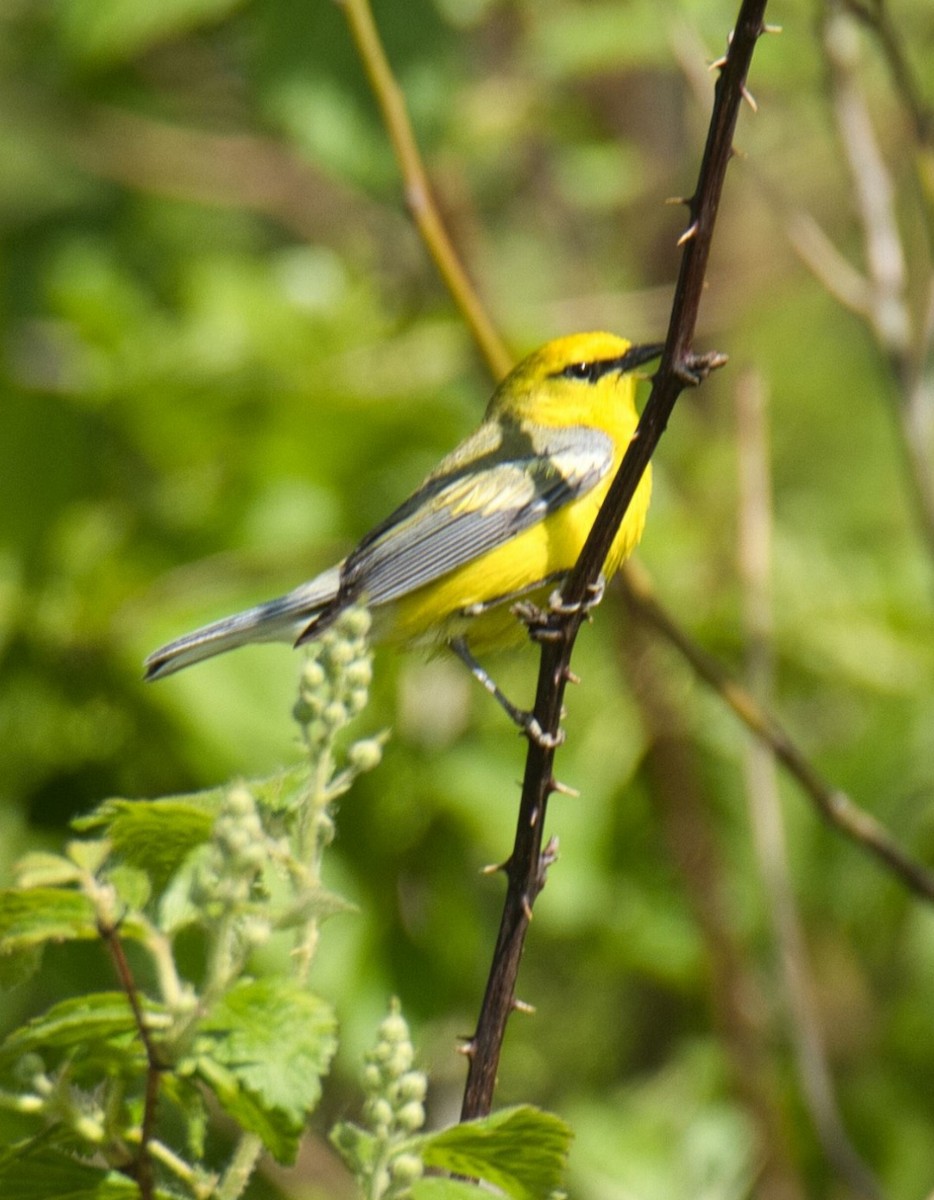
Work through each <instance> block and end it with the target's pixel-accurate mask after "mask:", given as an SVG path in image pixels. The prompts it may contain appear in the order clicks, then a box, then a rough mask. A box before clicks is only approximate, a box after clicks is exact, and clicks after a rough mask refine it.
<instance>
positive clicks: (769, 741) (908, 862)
mask: <svg viewBox="0 0 934 1200" xmlns="http://www.w3.org/2000/svg"><path fill="white" fill-rule="evenodd" d="M621 574H622V583H623V586H624V588H625V589H626V593H627V597H628V598H629V599H630V600H631V602H632V603H633V604H634V605H635V607H636V609H637V611H638V613H639V615H640V616H641V617H642V619H643V620H645V621H647V622H648V623H649V624H650V625H652V626H654V628H655V629H657V630H658V632H659V633H661V634H662V635H663V636H664V637H665V638H666V639H667V640H668V641H669V642H671V643H672V645H673V646H675V647H676V648H677V649H678V650H679V651H680V653H681V654H682V655H683V657H684V658H686V659H687V661H688V662H689V663H690V664H691V666H692V667H693V669H694V671H695V672H696V674H697V675H698V676H699V677H700V678H701V679H703V680H704V682H705V683H707V684H709V686H710V687H712V688H713V689H714V691H716V692H717V693H718V694H719V695H720V697H721V698H722V699H723V701H724V703H725V704H727V705H728V706H729V707H730V708H731V709H732V710H733V712H734V713H735V714H736V715H737V716H738V717H739V719H740V720H741V721H742V722H743V724H744V725H745V726H746V727H747V728H748V729H749V730H751V732H752V733H754V734H755V735H756V737H758V738H760V739H761V740H762V741H763V742H765V743H766V745H768V746H769V747H770V748H771V750H772V752H773V754H774V755H775V756H776V758H777V759H778V760H779V762H781V763H782V765H783V766H784V767H785V769H786V770H787V771H788V772H789V773H790V774H791V775H792V776H793V777H794V778H795V779H796V780H797V781H798V783H799V784H800V785H801V788H802V789H803V791H804V792H805V794H806V795H808V796H810V798H811V800H812V801H813V803H814V806H815V808H816V809H817V811H818V812H819V813H820V814H821V816H822V817H824V818H825V820H826V821H827V822H828V824H829V825H831V826H833V827H834V828H835V829H837V830H839V832H840V833H842V834H843V835H844V836H845V837H847V838H849V839H850V840H851V841H853V842H855V843H856V844H857V845H858V846H860V847H861V848H862V849H863V850H866V851H868V852H869V853H870V854H872V855H873V856H874V857H876V858H877V859H879V860H880V861H881V862H882V863H883V864H884V865H885V866H886V867H888V868H889V869H890V870H891V871H893V872H894V873H895V874H896V875H897V876H898V877H899V878H900V879H901V881H902V882H903V883H904V884H905V885H906V886H907V887H908V888H910V890H911V891H913V892H916V893H917V894H918V895H919V896H922V897H923V898H924V899H925V900H932V901H934V874H932V872H930V871H929V870H928V869H927V868H926V867H924V866H922V865H921V864H920V863H918V862H916V861H915V860H914V859H913V858H912V857H911V856H910V855H909V854H908V853H907V852H906V851H905V850H904V849H902V847H901V846H900V845H899V844H898V842H896V841H895V839H894V838H893V837H892V835H891V834H890V833H889V831H888V830H887V829H886V828H885V826H884V825H881V824H880V823H879V822H878V821H877V820H876V819H875V817H873V816H870V814H869V813H867V812H866V811H865V810H864V809H861V808H860V807H859V806H858V805H857V804H855V803H854V802H853V801H852V800H851V799H850V797H849V796H848V795H847V794H846V793H845V792H843V791H841V790H840V789H839V788H835V787H833V786H832V785H831V784H830V783H828V782H827V780H825V779H824V778H823V776H822V775H821V774H820V772H819V771H818V770H817V768H816V767H815V766H814V765H813V763H811V762H810V760H809V759H808V758H807V757H806V756H805V755H804V753H803V752H802V751H801V749H800V748H799V747H798V745H797V744H796V743H795V741H794V740H793V739H792V738H791V736H790V735H789V733H788V732H787V730H786V729H785V728H784V726H783V725H782V724H781V722H780V721H779V720H778V718H777V717H776V716H775V715H774V714H773V713H771V712H769V711H768V710H767V709H765V708H763V707H762V705H761V704H759V702H758V701H757V700H756V698H755V697H754V696H753V695H752V694H751V693H750V692H749V690H748V689H747V688H745V687H743V686H742V684H740V683H738V682H737V681H736V680H735V679H734V678H733V677H732V676H731V675H730V674H729V672H728V671H727V670H726V669H725V668H724V667H723V666H722V664H721V663H720V662H719V661H718V660H717V659H716V658H714V657H713V655H712V654H709V653H708V652H707V651H706V650H704V649H703V648H702V647H701V646H699V645H698V644H697V642H695V641H694V640H693V639H692V638H691V637H689V636H688V635H687V634H686V633H685V631H684V630H683V629H682V628H681V626H680V625H679V624H678V623H677V621H675V620H674V619H673V618H672V616H671V614H670V613H669V612H668V611H667V610H666V609H665V608H664V606H663V605H662V604H661V603H660V601H659V600H658V597H657V596H656V595H655V590H654V588H653V587H652V583H651V580H650V579H649V576H648V574H647V572H646V571H645V570H644V568H642V567H640V566H638V565H637V564H636V563H635V562H633V561H632V560H630V561H629V562H628V563H627V564H626V567H625V568H624V570H623V571H622V573H621Z"/></svg>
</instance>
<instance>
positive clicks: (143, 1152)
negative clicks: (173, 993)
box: [97, 920, 164, 1200]
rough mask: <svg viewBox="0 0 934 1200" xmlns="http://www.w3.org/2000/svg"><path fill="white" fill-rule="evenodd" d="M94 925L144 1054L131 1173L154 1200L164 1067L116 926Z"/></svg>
mask: <svg viewBox="0 0 934 1200" xmlns="http://www.w3.org/2000/svg"><path fill="white" fill-rule="evenodd" d="M97 928H98V932H99V933H100V935H101V937H102V938H103V940H104V944H105V945H106V946H107V949H108V950H109V951H110V956H111V958H112V959H113V962H114V967H115V968H116V971H117V976H118V978H119V980H120V986H121V987H122V988H123V990H124V992H125V993H126V998H127V1000H128V1001H129V1003H130V1008H131V1009H132V1011H133V1020H134V1021H135V1022H136V1029H137V1032H138V1033H139V1038H140V1041H141V1042H142V1043H143V1050H144V1051H145V1054H146V1093H145V1100H144V1102H143V1120H142V1124H141V1127H140V1140H139V1148H138V1149H137V1152H136V1162H135V1163H134V1165H133V1171H132V1175H133V1178H134V1179H135V1180H136V1182H137V1184H138V1185H139V1194H140V1200H154V1197H155V1180H154V1178H153V1170H152V1158H151V1156H150V1152H149V1147H150V1143H151V1141H152V1136H153V1131H154V1130H155V1126H156V1110H157V1108H158V1104H159V1076H160V1075H161V1073H162V1071H163V1070H164V1066H163V1064H162V1060H161V1058H160V1056H159V1052H158V1050H157V1049H156V1044H155V1042H154V1041H153V1039H152V1035H151V1034H150V1032H149V1026H148V1025H147V1024H146V1017H145V1014H144V1013H143V1007H142V1005H141V1003H140V999H139V990H138V989H137V986H136V980H135V979H134V978H133V971H132V969H131V968H130V964H129V962H128V961H127V957H126V953H125V951H124V949H123V942H122V940H121V938H120V934H119V933H118V932H117V927H116V925H114V924H113V923H110V922H104V921H103V920H99V921H98V924H97Z"/></svg>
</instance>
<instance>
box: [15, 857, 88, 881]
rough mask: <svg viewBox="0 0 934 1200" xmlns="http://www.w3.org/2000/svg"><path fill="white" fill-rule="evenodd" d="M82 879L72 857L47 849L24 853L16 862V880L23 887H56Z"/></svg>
mask: <svg viewBox="0 0 934 1200" xmlns="http://www.w3.org/2000/svg"><path fill="white" fill-rule="evenodd" d="M80 879H81V872H80V870H79V869H78V868H77V867H76V866H75V864H74V863H73V862H72V861H71V860H70V859H67V858H65V857H64V856H63V855H61V854H49V853H48V851H46V850H34V851H32V853H30V854H24V855H23V857H22V858H21V859H20V860H19V862H18V863H17V864H16V881H17V883H18V884H19V886H20V887H21V888H37V887H55V886H56V885H58V886H60V885H62V884H66V883H78V882H79V881H80Z"/></svg>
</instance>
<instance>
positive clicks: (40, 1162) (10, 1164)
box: [0, 1150, 170, 1200]
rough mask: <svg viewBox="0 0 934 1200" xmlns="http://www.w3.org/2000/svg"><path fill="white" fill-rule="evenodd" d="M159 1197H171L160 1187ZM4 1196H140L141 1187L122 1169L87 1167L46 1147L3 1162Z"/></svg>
mask: <svg viewBox="0 0 934 1200" xmlns="http://www.w3.org/2000/svg"><path fill="white" fill-rule="evenodd" d="M156 1195H157V1197H159V1200H170V1198H169V1196H168V1193H166V1192H164V1191H157V1193H156ZM0 1196H3V1200H139V1187H138V1186H137V1184H135V1183H134V1182H133V1181H132V1180H131V1179H128V1178H127V1177H126V1175H121V1174H120V1172H119V1171H103V1170H99V1169H97V1168H96V1167H88V1166H85V1165H84V1164H83V1163H80V1162H77V1161H76V1160H75V1159H73V1158H70V1157H69V1156H68V1155H65V1154H56V1153H55V1152H54V1151H50V1150H45V1151H42V1152H41V1153H39V1154H34V1153H25V1154H24V1155H23V1156H22V1157H20V1158H14V1159H12V1160H9V1161H7V1162H3V1163H0Z"/></svg>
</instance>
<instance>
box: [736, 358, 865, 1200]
mask: <svg viewBox="0 0 934 1200" xmlns="http://www.w3.org/2000/svg"><path fill="white" fill-rule="evenodd" d="M767 403H768V400H767V396H766V389H765V386H764V384H763V381H762V379H761V377H760V376H759V375H758V374H757V373H755V372H752V371H747V372H744V373H743V375H742V376H741V377H740V379H739V380H738V382H737V387H736V414H737V447H738V453H739V505H738V511H739V528H738V541H739V548H738V559H739V575H740V581H741V583H742V587H743V625H744V628H745V635H746V675H747V679H748V682H749V690H750V692H751V693H752V694H753V695H755V696H757V697H759V698H760V699H762V700H766V699H767V697H768V695H769V693H770V692H771V690H772V676H773V663H772V642H773V634H774V620H773V614H772V597H771V585H770V575H771V557H772V555H771V545H772V499H771V491H772V489H771V480H770V477H769V465H768V464H769V456H768V434H767V428H766V408H767ZM775 766H776V764H775V758H774V756H773V754H772V753H771V751H770V750H769V749H768V747H767V746H766V745H765V743H763V742H761V741H757V740H754V739H749V740H748V742H747V744H746V752H745V755H744V774H745V779H746V796H747V800H748V805H749V811H750V817H751V821H752V829H753V844H754V846H755V850H756V859H757V861H758V865H759V873H760V875H761V877H762V882H763V886H764V888H765V892H766V896H767V897H768V911H769V915H770V917H771V920H772V925H773V931H774V937H775V941H776V944H777V947H778V951H779V953H778V961H779V968H780V971H781V975H782V979H783V981H784V990H785V995H786V997H787V1001H788V1008H789V1017H790V1023H791V1038H792V1042H793V1044H794V1048H795V1058H796V1060H797V1064H798V1074H799V1076H800V1079H801V1087H802V1091H803V1093H804V1096H805V1099H806V1102H807V1105H808V1108H809V1109H810V1112H811V1116H812V1118H813V1121H814V1126H815V1129H816V1130H817V1135H818V1137H819V1139H820V1141H821V1144H822V1145H823V1147H824V1151H825V1153H826V1154H827V1157H828V1159H829V1160H830V1162H831V1163H832V1164H833V1165H834V1167H836V1169H837V1171H839V1173H840V1175H841V1176H842V1178H843V1179H844V1180H845V1181H846V1183H847V1184H848V1185H849V1186H850V1187H851V1188H852V1189H853V1190H854V1191H855V1192H856V1193H857V1194H859V1195H862V1196H866V1197H868V1198H869V1200H878V1198H879V1196H880V1192H879V1187H878V1184H877V1183H876V1181H875V1179H874V1178H873V1175H872V1172H871V1171H870V1170H869V1168H868V1167H867V1166H866V1164H865V1163H864V1162H863V1160H862V1158H861V1157H860V1155H859V1154H858V1153H857V1151H856V1148H855V1147H854V1145H853V1143H852V1141H851V1140H850V1137H849V1135H848V1133H847V1131H846V1128H845V1126H844V1124H843V1118H842V1116H841V1114H840V1108H839V1106H838V1104H837V1099H836V1095H835V1093H834V1085H833V1078H832V1076H831V1073H830V1067H829V1064H828V1062H827V1054H826V1050H825V1047H824V1036H823V1032H822V1030H821V1026H820V1020H819V1018H818V1015H817V1011H816V1007H815V1004H814V987H813V980H812V978H811V969H810V965H809V963H808V953H807V946H806V942H805V937H804V931H803V929H802V927H801V921H800V918H799V915H798V907H797V903H796V901H795V895H794V890H793V888H792V884H791V878H790V873H789V869H788V850H787V844H786V840H785V829H784V825H783V822H782V810H781V803H780V801H779V795H778V779H777V773H776V769H775Z"/></svg>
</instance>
